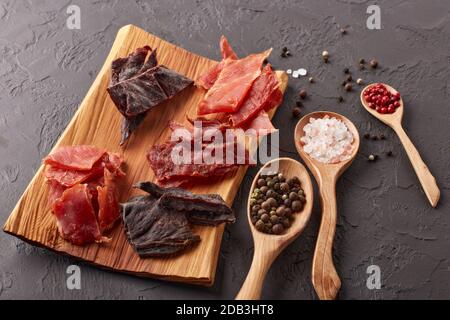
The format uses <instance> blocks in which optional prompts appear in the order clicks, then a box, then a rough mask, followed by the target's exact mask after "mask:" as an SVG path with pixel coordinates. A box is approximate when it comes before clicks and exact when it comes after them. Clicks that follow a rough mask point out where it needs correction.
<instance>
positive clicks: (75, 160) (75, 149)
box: [44, 145, 106, 171]
mask: <svg viewBox="0 0 450 320" xmlns="http://www.w3.org/2000/svg"><path fill="white" fill-rule="evenodd" d="M105 153H106V150H105V149H102V148H97V147H94V146H88V145H82V146H65V147H59V148H58V149H56V150H54V151H53V152H52V153H50V154H49V155H48V156H47V157H46V158H44V163H45V164H48V165H51V166H54V167H57V168H61V169H69V170H80V171H83V170H86V171H87V170H91V169H92V167H93V166H94V165H95V163H96V162H97V161H98V160H100V158H102V157H103V155H104V154H105Z"/></svg>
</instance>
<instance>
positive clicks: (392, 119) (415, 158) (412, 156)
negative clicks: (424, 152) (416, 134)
mask: <svg viewBox="0 0 450 320" xmlns="http://www.w3.org/2000/svg"><path fill="white" fill-rule="evenodd" d="M374 85H376V84H375V83H373V84H369V85H368V86H367V87H365V88H364V89H363V90H362V91H361V103H362V105H363V106H364V108H365V109H366V110H367V112H369V113H370V114H371V115H373V116H374V117H375V118H377V119H378V120H380V121H381V122H383V123H385V124H387V125H388V126H389V127H391V128H392V129H393V130H394V131H395V133H397V135H398V137H399V138H400V141H401V143H402V144H403V147H404V148H405V150H406V153H407V154H408V157H409V160H410V161H411V164H412V166H413V168H414V171H415V172H416V174H417V177H418V178H419V181H420V183H421V184H422V188H423V190H424V191H425V194H426V195H427V198H428V201H429V202H430V204H431V206H432V207H433V208H434V207H436V205H437V203H438V202H439V198H440V195H441V193H440V191H439V188H438V186H437V184H436V179H435V178H434V177H433V175H432V174H431V172H430V170H429V169H428V167H427V165H426V164H425V162H423V160H422V158H421V157H420V154H419V152H418V151H417V149H416V147H415V146H414V145H413V143H412V142H411V140H410V139H409V137H408V135H407V134H406V132H405V130H404V129H403V127H402V119H403V110H404V105H403V100H402V99H401V97H400V100H399V103H400V105H399V106H398V107H397V108H396V109H395V112H393V113H380V112H378V111H377V110H375V109H372V108H370V107H369V102H367V101H366V99H365V97H364V92H365V91H366V90H367V89H370V88H371V87H373V86H374ZM382 85H384V86H385V87H386V89H387V90H389V92H391V94H396V93H397V92H398V91H397V90H395V89H394V88H393V87H391V86H389V85H387V84H384V83H382Z"/></svg>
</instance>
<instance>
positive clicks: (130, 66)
mask: <svg viewBox="0 0 450 320" xmlns="http://www.w3.org/2000/svg"><path fill="white" fill-rule="evenodd" d="M151 50H152V49H151V48H150V47H149V46H145V47H143V48H138V49H136V50H135V51H134V52H133V53H131V54H130V55H129V56H128V57H126V58H119V59H116V60H114V61H113V63H112V66H111V85H114V84H116V83H118V82H120V81H123V80H127V79H130V78H132V77H134V76H136V75H137V74H138V73H139V72H140V71H141V69H142V68H143V66H144V62H145V59H146V58H147V54H148V52H149V51H151ZM152 53H153V52H152Z"/></svg>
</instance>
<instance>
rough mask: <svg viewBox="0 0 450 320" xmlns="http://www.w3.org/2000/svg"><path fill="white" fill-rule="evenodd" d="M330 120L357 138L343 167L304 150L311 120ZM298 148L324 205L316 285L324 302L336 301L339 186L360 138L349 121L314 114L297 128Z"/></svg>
mask: <svg viewBox="0 0 450 320" xmlns="http://www.w3.org/2000/svg"><path fill="white" fill-rule="evenodd" d="M325 116H328V117H330V118H333V117H334V118H336V119H338V120H340V121H342V122H343V123H344V124H345V125H346V126H347V128H348V130H349V131H350V132H351V133H352V135H353V143H352V146H353V149H352V153H351V156H350V158H349V159H347V160H344V161H341V162H339V163H333V164H329V163H322V162H320V161H318V160H316V159H314V158H312V157H311V156H310V155H309V154H308V153H306V152H305V151H304V149H303V143H302V142H301V141H300V139H301V137H303V136H304V131H303V128H304V127H305V125H307V124H308V123H309V122H310V119H311V118H314V119H320V118H324V117H325ZM294 139H295V146H296V148H297V151H298V153H299V154H300V157H301V158H302V159H303V161H304V162H305V163H306V165H307V166H308V168H309V170H311V172H312V174H313V175H314V178H315V179H316V181H317V184H318V185H319V191H320V200H321V203H322V221H321V223H320V229H319V234H318V236H317V244H316V249H315V251H314V258H313V267H312V282H313V285H314V289H315V290H316V293H317V295H318V296H319V298H320V299H321V300H332V299H335V298H336V296H337V294H338V292H339V289H340V288H341V280H340V279H339V275H338V274H337V272H336V268H335V267H334V263H333V255H332V251H333V241H334V234H335V231H336V221H337V205H336V182H337V180H338V179H339V177H340V176H341V175H342V173H344V171H345V170H346V169H347V168H348V167H349V166H350V164H351V163H352V162H353V160H354V159H355V157H356V154H357V153H358V149H359V142H360V139H359V134H358V130H357V129H356V127H355V125H354V124H353V123H352V122H351V121H350V120H348V119H347V118H346V117H344V116H342V115H340V114H337V113H334V112H328V111H318V112H313V113H310V114H308V115H306V116H304V117H303V118H301V119H300V121H299V122H298V124H297V126H296V127H295V135H294Z"/></svg>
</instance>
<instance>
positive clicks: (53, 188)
mask: <svg viewBox="0 0 450 320" xmlns="http://www.w3.org/2000/svg"><path fill="white" fill-rule="evenodd" d="M47 185H48V197H47V203H48V207H49V208H52V206H53V204H54V203H55V202H56V200H58V199H59V198H60V197H61V196H62V194H63V192H64V190H66V187H64V186H63V185H62V184H60V183H59V182H58V181H56V180H47Z"/></svg>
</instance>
